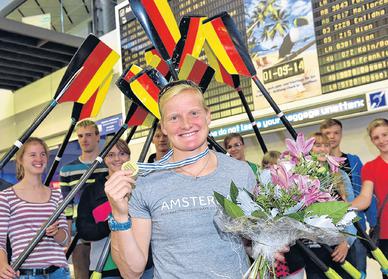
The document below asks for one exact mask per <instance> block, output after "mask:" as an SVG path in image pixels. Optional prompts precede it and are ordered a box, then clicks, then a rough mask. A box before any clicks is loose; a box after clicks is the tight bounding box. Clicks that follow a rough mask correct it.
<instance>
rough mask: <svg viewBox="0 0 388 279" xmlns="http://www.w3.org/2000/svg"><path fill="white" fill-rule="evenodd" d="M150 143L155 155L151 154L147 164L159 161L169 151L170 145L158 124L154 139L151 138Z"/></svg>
mask: <svg viewBox="0 0 388 279" xmlns="http://www.w3.org/2000/svg"><path fill="white" fill-rule="evenodd" d="M152 143H153V144H154V145H155V149H156V153H153V154H151V155H150V156H149V157H148V161H147V162H148V163H153V162H155V161H159V160H160V159H162V157H163V156H164V155H165V154H166V153H167V151H168V150H169V149H170V143H169V141H168V138H167V136H166V135H165V134H163V132H162V128H161V127H160V123H158V125H157V127H156V131H155V134H154V137H153V138H152Z"/></svg>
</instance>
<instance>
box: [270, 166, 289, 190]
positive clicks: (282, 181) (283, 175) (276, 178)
mask: <svg viewBox="0 0 388 279" xmlns="http://www.w3.org/2000/svg"><path fill="white" fill-rule="evenodd" d="M270 172H271V180H272V183H273V184H275V185H279V186H280V187H282V188H285V189H287V188H288V187H290V186H291V185H292V182H293V181H292V173H290V172H288V171H287V169H286V167H285V166H284V165H283V164H282V163H279V165H273V166H271V168H270Z"/></svg>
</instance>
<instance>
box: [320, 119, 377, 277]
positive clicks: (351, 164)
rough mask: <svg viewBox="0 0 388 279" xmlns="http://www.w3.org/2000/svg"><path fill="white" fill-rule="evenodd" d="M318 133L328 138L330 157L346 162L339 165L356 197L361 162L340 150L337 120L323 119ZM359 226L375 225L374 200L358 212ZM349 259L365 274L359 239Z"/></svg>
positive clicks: (363, 249)
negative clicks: (350, 183) (353, 260)
mask: <svg viewBox="0 0 388 279" xmlns="http://www.w3.org/2000/svg"><path fill="white" fill-rule="evenodd" d="M320 131H321V132H322V133H323V134H324V135H325V136H327V137H328V139H329V143H330V147H331V155H333V156H336V157H342V158H345V159H346V160H345V161H344V163H343V164H342V165H341V170H343V171H345V172H346V174H347V175H348V176H349V178H350V180H351V182H352V187H353V192H354V195H355V196H356V197H357V196H358V195H359V194H360V192H361V184H362V182H361V168H362V162H361V160H360V158H359V157H358V156H357V155H354V154H350V153H344V152H342V150H341V146H340V144H341V140H342V123H341V121H339V120H337V119H325V120H324V121H323V122H322V123H321V126H320ZM358 216H359V217H360V224H361V227H362V228H363V230H366V220H367V221H368V223H369V226H370V227H371V228H373V227H374V226H375V225H376V221H377V220H376V216H377V208H376V200H375V199H374V198H373V201H372V204H371V205H370V206H369V208H367V209H366V210H365V211H359V212H358ZM349 257H350V258H353V259H355V261H356V262H355V266H356V268H357V269H358V270H360V271H362V272H364V273H365V274H366V257H367V248H366V247H365V246H364V245H363V244H362V242H361V240H360V239H356V241H355V242H354V244H353V246H352V247H351V249H350V251H349Z"/></svg>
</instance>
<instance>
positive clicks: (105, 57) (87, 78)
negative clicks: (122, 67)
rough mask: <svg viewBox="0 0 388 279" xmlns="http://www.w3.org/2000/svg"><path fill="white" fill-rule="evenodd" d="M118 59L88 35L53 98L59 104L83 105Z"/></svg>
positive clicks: (104, 45) (100, 42)
mask: <svg viewBox="0 0 388 279" xmlns="http://www.w3.org/2000/svg"><path fill="white" fill-rule="evenodd" d="M119 57H120V56H119V55H118V53H117V52H115V51H113V50H112V49H111V48H110V47H108V46H107V45H106V44H105V43H103V42H102V41H100V40H99V39H98V38H97V37H95V36H94V35H89V36H88V37H87V38H86V40H85V41H84V43H83V44H82V45H81V47H80V48H79V49H78V51H77V52H76V54H75V55H74V56H73V58H72V60H71V61H70V64H69V66H68V68H67V70H66V72H65V74H64V76H63V78H62V80H61V82H60V84H59V87H58V90H57V92H56V94H55V98H57V97H59V100H58V102H59V103H63V102H69V101H70V102H77V103H81V104H85V103H86V102H87V101H88V100H89V99H90V98H91V97H92V95H93V94H94V93H95V92H96V90H97V89H98V88H99V87H100V85H101V84H102V83H103V82H104V80H106V78H107V76H108V75H109V74H110V73H111V71H112V68H113V66H114V64H115V63H116V62H117V60H118V59H119ZM77 71H79V73H78V74H77V76H76V77H75V78H74V80H73V81H72V83H71V84H70V86H69V87H68V88H67V90H66V92H65V93H64V94H63V95H62V96H58V95H59V94H60V92H61V91H62V89H63V87H64V85H65V84H66V83H67V82H68V80H69V79H70V77H71V76H73V75H74V73H75V72H77Z"/></svg>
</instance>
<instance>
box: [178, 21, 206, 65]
mask: <svg viewBox="0 0 388 279" xmlns="http://www.w3.org/2000/svg"><path fill="white" fill-rule="evenodd" d="M205 19H206V18H205V17H203V16H184V17H183V18H182V19H181V22H180V23H179V30H180V32H181V38H180V40H179V41H178V43H177V45H176V47H175V50H174V54H173V61H174V63H175V64H176V66H178V68H179V69H180V68H181V67H182V64H183V61H184V60H185V57H186V55H188V54H190V55H192V56H194V57H195V58H198V57H199V56H200V54H201V51H202V47H203V44H204V43H205V35H204V33H203V26H202V21H203V20H205Z"/></svg>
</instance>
